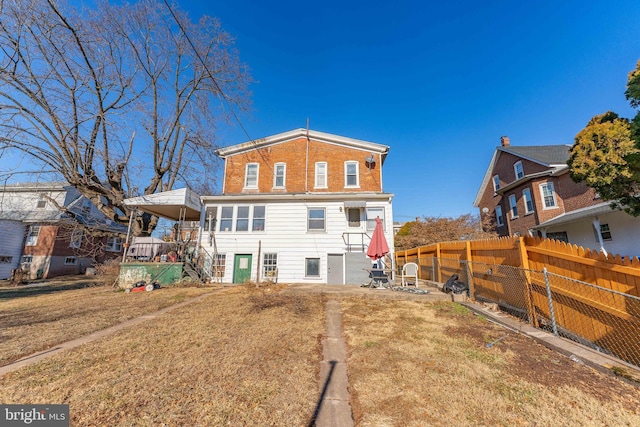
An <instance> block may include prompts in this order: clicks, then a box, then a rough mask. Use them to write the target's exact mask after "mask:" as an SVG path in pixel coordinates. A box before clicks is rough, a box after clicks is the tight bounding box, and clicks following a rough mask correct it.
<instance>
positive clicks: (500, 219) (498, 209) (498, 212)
mask: <svg viewBox="0 0 640 427" xmlns="http://www.w3.org/2000/svg"><path fill="white" fill-rule="evenodd" d="M496 225H497V226H498V227H502V226H504V218H503V217H502V206H500V205H498V206H496Z"/></svg>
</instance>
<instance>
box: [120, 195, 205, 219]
mask: <svg viewBox="0 0 640 427" xmlns="http://www.w3.org/2000/svg"><path fill="white" fill-rule="evenodd" d="M124 204H125V205H127V206H130V207H132V208H136V209H139V210H141V211H143V212H148V213H150V214H152V215H156V216H159V217H162V218H168V219H171V220H174V221H178V220H185V221H200V207H201V205H202V204H201V203H200V196H199V195H198V194H196V193H194V192H193V191H191V190H189V189H188V188H180V189H178V190H171V191H164V192H162V193H155V194H148V195H146V196H139V197H132V198H130V199H125V200H124Z"/></svg>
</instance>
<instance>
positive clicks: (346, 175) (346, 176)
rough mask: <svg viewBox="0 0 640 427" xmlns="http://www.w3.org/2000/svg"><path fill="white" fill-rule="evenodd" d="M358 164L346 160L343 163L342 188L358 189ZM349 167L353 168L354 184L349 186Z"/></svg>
mask: <svg viewBox="0 0 640 427" xmlns="http://www.w3.org/2000/svg"><path fill="white" fill-rule="evenodd" d="M359 165H360V164H359V163H358V162H357V161H355V160H348V161H346V162H344V188H360V166H359ZM349 166H355V168H356V171H355V177H356V183H355V184H349V177H350V176H353V174H349Z"/></svg>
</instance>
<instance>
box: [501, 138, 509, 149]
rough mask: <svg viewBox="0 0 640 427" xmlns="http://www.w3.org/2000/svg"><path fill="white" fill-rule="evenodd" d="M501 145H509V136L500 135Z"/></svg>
mask: <svg viewBox="0 0 640 427" xmlns="http://www.w3.org/2000/svg"><path fill="white" fill-rule="evenodd" d="M500 145H502V146H503V147H508V146H509V137H508V136H501V137H500Z"/></svg>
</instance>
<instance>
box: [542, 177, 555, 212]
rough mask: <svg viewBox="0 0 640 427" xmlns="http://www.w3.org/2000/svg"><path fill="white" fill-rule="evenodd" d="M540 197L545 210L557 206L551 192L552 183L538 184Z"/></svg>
mask: <svg viewBox="0 0 640 427" xmlns="http://www.w3.org/2000/svg"><path fill="white" fill-rule="evenodd" d="M540 195H541V196H542V203H543V206H544V208H545V209H551V208H555V207H557V206H558V205H557V203H556V194H555V192H554V191H553V182H545V183H544V184H540Z"/></svg>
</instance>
